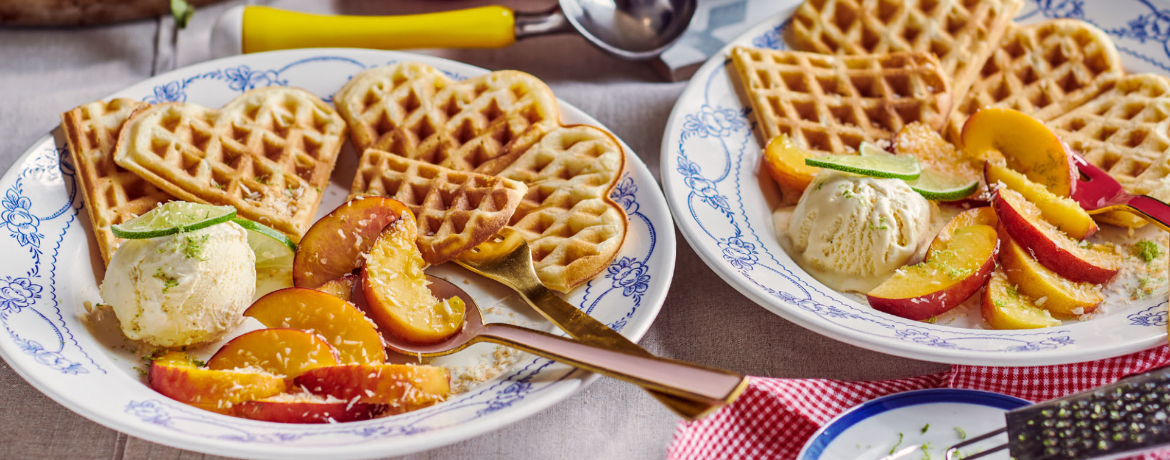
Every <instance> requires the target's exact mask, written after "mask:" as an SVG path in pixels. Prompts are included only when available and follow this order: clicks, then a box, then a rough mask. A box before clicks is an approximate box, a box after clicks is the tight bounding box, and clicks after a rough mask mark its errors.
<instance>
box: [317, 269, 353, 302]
mask: <svg viewBox="0 0 1170 460" xmlns="http://www.w3.org/2000/svg"><path fill="white" fill-rule="evenodd" d="M361 281H362V277H361V275H358V274H357V273H350V274H348V275H345V276H343V277H341V278H334V279H331V280H329V281H326V282H325V284H322V285H320V286H317V287H316V288H315V289H317V290H318V291H321V292H324V293H326V294H329V295H331V296H334V297H337V298H339V299H341V300H344V301H346V302H353V286H354V285H355V284H358V283H361Z"/></svg>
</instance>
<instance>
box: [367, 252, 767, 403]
mask: <svg viewBox="0 0 1170 460" xmlns="http://www.w3.org/2000/svg"><path fill="white" fill-rule="evenodd" d="M427 280H428V281H430V282H431V284H430V286H429V287H430V289H431V292H432V293H433V294H434V295H435V296H436V297H438V298H440V299H450V298H453V297H459V298H460V299H462V300H463V303H464V304H466V314H465V323H464V325H463V329H462V330H460V331H459V332H458V333H456V334H455V335H454V336H452V337H450V338H448V339H446V340H444V341H442V342H438V343H434V344H426V345H420V344H414V343H410V342H406V341H403V340H402V339H399V338H397V337H394V336H392V335H390V334H386V337H385V339H386V346H387V348H389V349H391V350H394V351H397V352H399V353H402V354H404V355H408V356H428V357H430V356H442V355H449V354H451V353H455V352H457V351H459V350H462V349H464V348H467V347H468V346H470V345H472V344H474V343H478V342H494V343H498V344H502V345H507V346H510V347H513V348H517V349H520V350H523V351H526V352H529V353H532V354H535V355H539V356H543V357H545V358H548V359H552V360H555V361H559V362H562V363H565V364H569V365H571V366H574V367H577V368H581V369H585V370H588V371H591V372H597V373H599V374H603V375H606V376H609V377H613V378H616V379H618V380H624V381H626V382H630V383H635V384H638V385H641V386H643V387H648V388H653V389H655V390H659V391H661V392H664V393H669V394H671V395H674V396H678V397H680V398H686V399H692V400H701V401H704V402H707V403H711V404H724V402H727V403H730V402H731V401H732V400H734V399H735V398H736V397H738V396H739V394H740V393H741V392H742V391H743V388H744V387H746V385H747V379H745V378H744V376H742V375H739V374H736V373H734V372H731V371H725V370H720V369H712V368H708V367H703V366H699V365H696V364H690V363H685V362H682V361H675V360H672V359H666V358H659V357H656V356H645V355H634V354H630V353H625V352H621V351H617V350H612V349H609V348H602V347H597V346H593V345H586V344H584V343H581V342H578V341H576V340H572V339H568V338H564V337H559V336H556V335H552V334H549V333H547V332H541V331H536V330H532V329H527V328H523V327H519V326H514V325H511V324H503V323H486V324H485V323H484V322H483V316H482V315H481V313H480V311H479V306H478V305H476V303H475V300H473V299H472V298H471V296H469V295H467V293H466V292H464V291H463V289H460V288H459V287H458V286H456V285H454V284H452V283H450V282H448V281H446V280H444V279H442V278H437V277H434V276H431V275H427ZM355 300H359V299H356V298H355ZM359 301H360V300H359Z"/></svg>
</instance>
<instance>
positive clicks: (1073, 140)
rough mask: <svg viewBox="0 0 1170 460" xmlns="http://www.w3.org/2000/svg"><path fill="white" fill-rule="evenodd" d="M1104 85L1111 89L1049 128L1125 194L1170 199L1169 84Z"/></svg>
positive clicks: (1162, 80)
mask: <svg viewBox="0 0 1170 460" xmlns="http://www.w3.org/2000/svg"><path fill="white" fill-rule="evenodd" d="M1103 84H1104V85H1107V86H1108V87H1109V88H1110V89H1108V90H1107V91H1105V92H1103V93H1101V94H1100V95H1098V96H1097V97H1095V98H1093V99H1092V100H1090V101H1088V102H1086V103H1085V104H1084V105H1081V106H1080V107H1077V108H1075V109H1073V110H1072V111H1071V112H1069V113H1067V114H1064V115H1061V116H1059V117H1057V118H1056V119H1054V120H1051V121H1049V122H1048V125H1049V126H1051V127H1052V128H1053V129H1054V130H1055V131H1056V132H1057V134H1059V135H1060V137H1061V139H1062V140H1064V142H1065V143H1067V144H1068V146H1069V147H1071V148H1072V150H1073V151H1075V152H1077V153H1080V154H1081V156H1083V157H1084V158H1085V159H1086V160H1088V161H1089V162H1090V163H1092V164H1094V165H1096V166H1097V167H1099V168H1101V169H1104V170H1105V171H1108V172H1109V175H1110V176H1113V178H1115V179H1117V181H1118V182H1120V183H1121V186H1122V187H1124V188H1125V189H1126V190H1127V191H1128V192H1130V193H1133V194H1150V195H1152V196H1154V197H1155V198H1159V199H1161V200H1163V201H1166V200H1168V199H1170V187H1167V184H1168V179H1167V178H1168V177H1170V80H1167V79H1166V77H1163V76H1161V75H1154V74H1138V75H1129V76H1125V77H1112V78H1110V79H1108V81H1105V82H1103ZM1094 217H1096V218H1097V219H1098V220H1100V221H1102V222H1106V223H1110V224H1114V225H1123V226H1128V227H1140V226H1143V225H1145V223H1146V221H1145V220H1143V219H1141V218H1138V217H1136V216H1134V215H1131V214H1128V213H1120V212H1113V213H1107V214H1104V215H1100V216H1094Z"/></svg>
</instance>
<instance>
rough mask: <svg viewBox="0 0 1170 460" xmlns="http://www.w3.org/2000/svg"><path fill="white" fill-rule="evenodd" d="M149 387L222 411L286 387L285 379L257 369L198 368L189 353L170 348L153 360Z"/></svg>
mask: <svg viewBox="0 0 1170 460" xmlns="http://www.w3.org/2000/svg"><path fill="white" fill-rule="evenodd" d="M147 380H149V381H150V387H151V388H153V389H154V391H157V392H159V393H162V394H163V395H164V396H166V397H168V398H171V399H174V400H176V401H179V402H182V403H186V404H190V405H193V406H197V407H200V408H203V409H207V410H211V411H214V412H220V413H229V412H230V410H231V408H232V406H233V405H236V404H239V403H242V402H244V401H248V400H252V399H260V398H267V397H269V396H273V395H277V394H280V393H281V392H283V391H284V389H285V383H284V379H282V378H280V377H279V376H276V375H272V374H269V373H267V372H261V371H256V370H240V371H223V370H211V369H206V368H203V367H199V366H197V365H196V364H195V362H194V361H193V360H191V358H190V356H188V355H187V354H186V353H183V352H178V351H171V352H167V353H166V354H164V355H162V356H161V357H159V358H157V359H155V360H154V361H152V362H151V363H150V370H149V371H147Z"/></svg>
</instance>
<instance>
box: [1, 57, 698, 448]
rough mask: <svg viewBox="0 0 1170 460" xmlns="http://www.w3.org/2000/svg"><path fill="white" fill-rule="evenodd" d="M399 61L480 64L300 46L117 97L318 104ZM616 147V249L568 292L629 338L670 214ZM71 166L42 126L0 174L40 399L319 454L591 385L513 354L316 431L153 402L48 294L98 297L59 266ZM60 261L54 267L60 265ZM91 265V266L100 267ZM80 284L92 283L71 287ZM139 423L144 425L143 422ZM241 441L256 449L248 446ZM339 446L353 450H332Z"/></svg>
mask: <svg viewBox="0 0 1170 460" xmlns="http://www.w3.org/2000/svg"><path fill="white" fill-rule="evenodd" d="M403 59H411V60H419V61H422V62H426V63H428V64H431V65H433V66H435V67H437V68H439V69H440V70H442V71H443V72H444V73H446V74H447V75H448V76H450V77H451V78H453V79H457V80H462V79H465V78H467V77H468V76H470V75H476V74H478V73H480V72H483V70H481V69H476V68H473V67H470V66H466V65H463V64H458V63H452V62H450V61H444V60H441V59H437V58H431V57H425V56H413V55H409V54H405V53H394V52H381V51H365V50H328V51H324V52H318V51H312V50H305V51H296V52H280V53H270V54H265V55H254V56H240V57H238V58H233V59H231V60H227V61H217V62H213V63H205V64H200V65H196V66H193V67H191V68H188V69H181V70H179V71H176V72H172V73H170V74H167V75H162V76H160V77H156V78H154V79H151V80H148V81H147V82H143V83H142V84H139V85H136V86H135V87H132V88H130V89H127V90H125V91H123V92H121V93H119V94H117V95H116V96H119V97H133V98H136V99H141V100H143V101H147V102H151V103H161V102H198V103H200V104H204V105H208V106H215V105H216V104H223V103H225V102H227V101H228V100H230V99H231V98H233V97H235V96H238V95H239V94H241V93H243V92H246V91H249V90H252V89H255V88H257V87H263V86H270V85H282V86H284V85H295V86H301V87H304V88H306V89H308V90H310V91H313V92H314V93H316V94H318V95H320V96H324V98H326V99H328V96H329V95H330V94H332V92H333V91H335V90H336V89H337V88H338V87H340V86H341V84H343V83H344V82H345V81H347V80H348V79H349V78H350V77H351V76H352V75H353V74H355V73H357V72H358V71H361V70H363V69H365V68H369V67H373V66H377V65H383V64H387V63H393V62H397V61H399V60H403ZM273 64H275V65H273ZM562 116H563V117H566V120H567V121H572V122H591V123H596V122H595V121H589V119H588V117H587V116H586V115H584V114H582V113H580V112H579V111H577V110H576V109H573V108H571V107H569V108H565V109H564V112H563V114H562ZM345 154H346V152H343V155H345ZM627 154H628V155H629V157H628V161H627V162H626V164H627V165H629V166H628V168H627V172H626V173H625V175H624V176H622V178H621V180H620V181H619V182H618V184H616V186H615V188H614V190H613V192H612V194H611V198H612V199H613V200H614V201H615V202H616V203H618V204H619V205H621V206H622V207H623V208H624V209H625V211H626V213H627V215H628V216H629V219H630V227H629V234H628V236H627V240H626V242H627V244H626V245H625V246H623V248H622V250H621V251H620V253H619V256H618V258H617V259H616V260H615V261H614V262H613V265H612V266H611V267H608V268H607V269H606V270H604V271H603V274H602V275H601V276H598V277H597V278H595V279H593V280H591V281H590V282H588V283H587V284H586V285H585V286H584V287H583V288H581V289H578V290H577V291H575V292H574V293H573V294H572V295H571V296H569V300H570V301H572V302H573V303H575V304H577V305H578V306H579V308H581V309H582V310H584V311H587V312H590V313H591V314H593V315H595V316H599V315H600V316H599V318H603V319H605V320H606V321H607V322H608V324H610V326H611V327H613V328H614V329H616V330H619V331H623V330H626V331H629V330H632V331H633V332H632V334H634V335H635V336H636V335H640V334H642V333H644V332H645V330H646V329H648V328H649V325H650V322H651V321H652V320H653V318H654V316H655V315H656V314H657V310H658V309H659V308H660V307H661V304H662V300H663V299H664V298H665V292H666V286H665V285H663V284H662V283H663V282H664V281H665V280H669V273H671V272H673V270H674V266H673V260H674V254H673V246H674V244H675V243H674V229H673V223H672V222H671V220H670V218H669V214H668V213H667V211H666V209H667V207H666V205H665V202H664V200H663V199H662V198H661V196H662V195H661V192H660V191H659V189H658V187H657V186H656V184H655V183H654V180H653V177H652V176H651V174H650V172H649V171H648V170H647V169H646V168H645V166H644V165H643V164H642V163H641V161H640V160H638V159H637V157H636V156H635V154H634V152H631V151H627ZM74 175H75V173H74V170H73V167H72V164H71V163H70V161H69V158H68V152H67V149H66V148H65V143H64V138H63V136H62V134H61V133H60V132H55V133H54V134H53V135H51V136H48V137H46V138H44V139H42V140H41V141H40V142H38V144H37V145H36V146H35V147H34V148H32V149H30V151H29V152H28V153H27V154H26V156H24V157H22V158H21V159H20V160H18V162H17V164H16V165H14V166H13V167H12V169H11V170H10V171H9V172H8V173H7V174H6V175H5V176H4V179H3V181H0V187H2V188H0V251H5V253H6V254H7V255H9V257H15V256H21V257H23V259H21V260H16V259H10V261H9V263H6V264H4V265H3V268H2V269H0V325H3V326H4V329H5V331H6V332H7V335H8V337H9V338H10V339H11V340H8V341H7V342H5V341H4V340H0V354H3V356H4V358H5V359H7V361H8V363H9V364H10V365H12V367H13V368H15V369H17V370H20V371H22V373H25V372H27V374H25V375H26V378H28V379H29V381H30V382H31V383H33V384H34V385H36V386H37V387H38V388H40V389H41V390H42V391H45V392H46V394H49V395H50V396H52V397H54V398H55V399H57V400H58V401H60V402H62V403H63V404H65V405H66V406H68V407H70V408H72V409H74V410H77V411H79V412H82V413H85V414H87V415H88V416H90V417H91V418H94V419H95V420H98V421H99V422H102V423H105V424H108V425H110V426H114V427H117V428H118V429H121V430H124V431H128V432H130V433H131V434H135V435H139V436H142V437H146V438H148V439H152V440H155V441H158V442H164V443H167V444H171V445H175V446H178V447H184V448H189V449H196V450H206V449H210V448H212V447H214V448H215V449H218V452H220V453H227V454H229V455H230V454H233V453H234V454H236V455H250V456H255V455H261V453H263V455H273V452H286V453H290V454H291V453H297V454H300V455H304V454H305V452H318V453H320V455H322V456H324V455H327V454H326V452H328V455H329V456H339V457H340V456H363V457H369V456H374V455H387V454H394V453H395V452H399V453H406V452H409V451H411V450H418V449H421V448H426V447H427V446H431V447H433V446H436V445H442V444H446V443H450V442H454V441H456V440H458V439H464V438H466V437H468V436H470V435H471V434H469V433H473V432H482V430H478V431H477V429H469V428H468V426H475V425H476V424H477V423H481V422H480V421H481V420H482V419H491V421H490V422H483V423H487V425H481V426H490V427H498V426H502V425H503V424H506V423H510V422H511V421H515V420H517V419H519V418H520V417H523V416H527V415H530V414H531V413H533V412H534V411H535V408H539V407H544V406H547V405H548V404H550V403H551V402H552V401H556V400H559V399H561V398H564V397H566V396H568V395H569V394H570V393H571V392H572V391H573V389H576V388H580V387H581V385H582V384H584V383H586V382H588V381H590V378H586V377H585V375H584V374H583V373H580V372H574V371H573V370H572V369H571V368H569V367H566V366H563V365H559V364H555V363H553V362H551V361H549V360H545V359H541V358H534V357H530V356H527V355H525V356H524V357H523V358H522V359H521V360H520V361H519V362H517V363H516V364H515V365H514V366H513V367H512V368H510V369H509V370H507V371H505V372H504V373H503V374H502V375H501V376H499V377H497V378H496V379H493V380H490V381H488V382H486V383H484V384H482V385H480V386H477V387H475V388H473V389H472V390H471V391H469V392H467V393H464V394H461V395H458V396H456V397H453V398H452V399H451V400H450V401H447V402H445V403H443V404H440V405H437V406H433V407H430V408H426V409H423V410H419V411H415V412H411V413H407V414H402V415H398V416H395V417H390V418H384V419H379V420H374V421H367V422H360V423H351V424H342V425H327V426H305V425H286V424H271V423H260V422H254V421H250V420H243V419H236V418H232V417H224V416H221V415H218V414H213V413H210V412H206V411H202V410H198V409H194V408H191V407H189V406H185V405H183V404H181V403H178V402H175V401H172V400H169V399H166V398H158V397H156V394H154V393H152V392H151V391H150V390H149V389H147V388H146V387H145V386H143V385H142V384H141V380H140V377H139V376H138V375H134V373H133V371H128V368H130V367H131V366H133V364H134V363H130V364H125V363H122V364H119V363H115V361H117V360H116V359H111V356H112V355H110V354H109V353H108V351H109V350H108V349H103V348H104V345H102V344H101V343H99V342H97V341H95V338H94V337H93V336H91V334H89V333H88V332H82V333H81V334H80V335H75V333H76V332H75V331H76V329H77V328H79V327H82V326H81V322H80V320H79V314H78V313H77V311H78V309H79V308H80V307H81V302H80V301H77V302H76V304H74V303H70V304H64V305H63V304H61V303H60V302H61V301H62V300H66V301H70V302H73V301H76V300H77V299H78V298H81V299H92V300H93V301H95V302H96V301H97V300H98V296H97V293H96V285H93V284H94V280H92V279H91V280H88V281H87V280H80V279H77V278H71V277H76V276H82V277H88V276H92V275H90V273H92V272H91V271H90V270H89V269H90V267H89V264H88V263H84V264H77V263H73V264H59V263H58V261H59V260H65V259H66V258H68V260H71V261H88V259H89V258H90V257H92V255H91V252H92V251H90V249H89V244H88V238H89V237H88V235H87V234H86V230H85V227H86V225H87V223H88V222H87V221H88V218H87V217H84V216H82V214H84V211H82V200H81V199H80V197H79V196H78V194H77V193H76V184H75V177H74ZM339 196H344V193H341V194H340V195H339ZM646 209H649V210H650V212H645V211H644V210H646ZM79 224H80V225H79ZM663 235H665V238H666V239H665V240H663ZM661 243H665V244H667V245H669V247H670V248H671V251H669V252H667V251H663V250H661V249H660V248H659V246H660V245H661ZM83 265H84V266H83ZM62 270H66V273H65V274H62ZM97 270H99V273H100V266H99V267H98V268H97ZM78 273H80V274H78ZM661 273H666V276H661V275H659V274H661ZM86 284H90V285H91V286H90V287H88V288H83V287H81V286H79V285H86ZM82 291H84V292H82ZM63 294H64V295H63ZM82 328H83V329H84V327H82ZM22 356H24V357H22ZM111 370H114V371H116V372H111ZM45 371H48V372H49V373H46V372H45ZM51 375H56V376H69V377H70V378H73V379H79V378H80V379H98V380H78V382H102V383H93V384H97V385H104V386H106V387H107V388H106V390H103V391H106V392H107V393H109V392H114V393H117V394H116V395H109V394H106V395H105V396H107V397H106V398H103V400H102V401H101V402H102V403H103V404H106V403H109V402H112V401H121V402H120V403H119V404H120V408H119V409H118V410H116V411H114V412H110V411H108V410H107V411H104V412H102V411H99V412H94V411H93V409H91V407H92V406H93V405H94V404H95V402H94V401H93V400H92V399H91V397H84V396H83V395H79V394H76V392H75V391H72V390H70V388H74V385H91V384H90V383H76V384H70V383H66V382H65V381H62V380H60V378H59V377H51ZM128 375H130V377H129V378H128V377H127V376H128ZM566 389H568V390H569V391H566ZM91 391H92V390H91ZM550 398H551V399H550ZM107 400H108V401H107ZM541 401H544V402H541ZM148 426H149V427H153V428H150V429H147V428H146V427H148ZM158 430H162V431H158ZM160 433H168V434H165V435H162V434H160ZM390 438H393V439H394V441H393V443H390V444H385V443H381V444H380V442H382V441H380V440H386V439H390ZM371 443H372V444H371ZM253 444H255V445H256V447H250V446H251V445H253ZM367 444H369V445H368V446H367ZM224 446H230V447H224ZM338 446H343V447H345V448H355V449H357V450H356V451H351V452H350V453H348V454H338V453H337V452H336V450H335V449H336V448H338ZM225 449H226V450H225ZM273 449H277V450H273ZM279 449H286V450H279ZM305 449H308V450H305ZM312 449H324V450H317V451H314V450H312ZM362 449H365V450H362ZM403 449H406V450H403ZM354 452H357V453H354ZM334 454H336V455H334Z"/></svg>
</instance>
